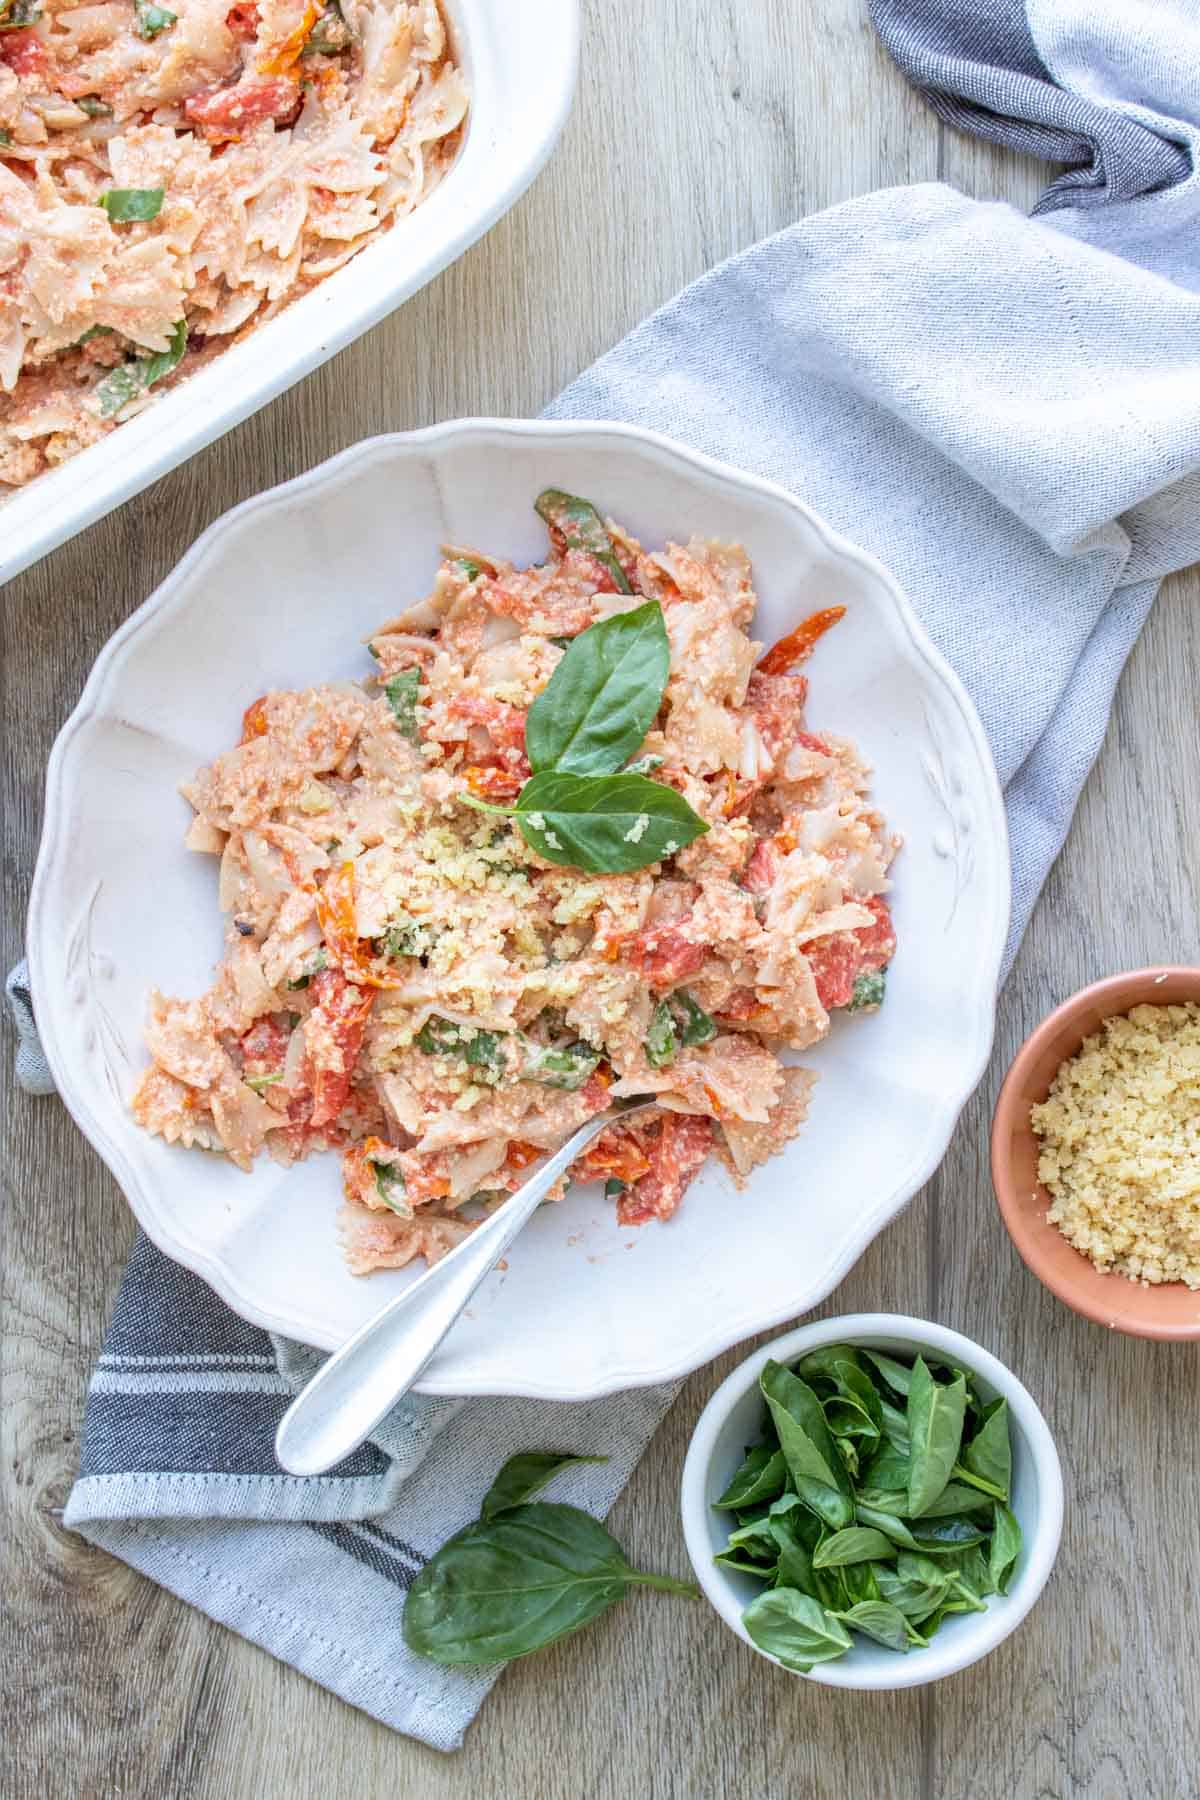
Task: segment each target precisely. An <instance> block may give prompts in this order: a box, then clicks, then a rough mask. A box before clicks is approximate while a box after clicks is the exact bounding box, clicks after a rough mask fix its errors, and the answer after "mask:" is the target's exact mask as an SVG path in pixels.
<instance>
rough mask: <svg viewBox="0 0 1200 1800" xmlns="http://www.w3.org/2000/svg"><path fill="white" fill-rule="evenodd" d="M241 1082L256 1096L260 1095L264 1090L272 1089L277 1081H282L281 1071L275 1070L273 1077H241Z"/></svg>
mask: <svg viewBox="0 0 1200 1800" xmlns="http://www.w3.org/2000/svg"><path fill="white" fill-rule="evenodd" d="M242 1080H243V1081H244V1082H245V1084H246V1086H247V1087H248V1088H253V1089H254V1092H255V1093H256V1094H261V1093H262V1091H263V1089H264V1088H269V1087H274V1086H275V1083H276V1082H277V1081H282V1080H283V1071H282V1069H277V1070H276V1071H275V1073H274V1074H273V1075H243V1077H242Z"/></svg>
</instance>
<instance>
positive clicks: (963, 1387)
mask: <svg viewBox="0 0 1200 1800" xmlns="http://www.w3.org/2000/svg"><path fill="white" fill-rule="evenodd" d="M966 1405H967V1384H966V1382H965V1381H964V1380H963V1377H962V1376H961V1375H957V1376H955V1378H954V1380H953V1381H952V1382H950V1383H949V1384H948V1385H944V1384H943V1383H941V1382H937V1381H935V1380H934V1378H933V1376H932V1375H931V1374H930V1373H929V1369H928V1366H927V1364H926V1362H925V1359H924V1357H921V1356H918V1357H917V1359H916V1361H915V1362H914V1364H913V1371H912V1381H911V1384H910V1386H909V1390H908V1408H907V1414H906V1416H907V1419H908V1434H909V1440H910V1450H909V1455H910V1458H911V1462H910V1467H909V1474H908V1511H909V1515H910V1517H912V1518H917V1517H919V1515H920V1514H921V1513H923V1512H924V1511H925V1509H926V1508H927V1507H929V1506H932V1505H933V1503H934V1501H935V1500H936V1499H937V1497H938V1495H939V1494H940V1493H941V1491H942V1489H943V1488H944V1487H945V1485H946V1483H947V1482H948V1481H949V1479H950V1471H951V1469H952V1468H953V1467H954V1465H955V1463H956V1462H957V1461H958V1450H959V1445H960V1444H961V1442H962V1431H963V1418H964V1415H965V1412H966Z"/></svg>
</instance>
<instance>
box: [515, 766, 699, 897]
mask: <svg viewBox="0 0 1200 1800" xmlns="http://www.w3.org/2000/svg"><path fill="white" fill-rule="evenodd" d="M485 810H489V809H486V808H485ZM495 810H503V809H495ZM514 810H515V814H516V819H517V823H518V825H519V826H520V828H521V835H522V836H523V837H524V839H525V842H526V843H527V844H528V845H529V847H530V848H531V849H532V850H536V851H537V853H538V855H539V856H544V857H545V859H546V861H547V862H552V863H558V864H560V865H562V866H564V867H567V868H579V869H587V870H588V871H589V873H591V874H593V875H623V874H626V873H627V872H628V871H630V870H631V869H644V868H646V866H647V865H648V864H649V863H653V862H660V861H661V860H662V859H663V858H664V857H667V856H673V855H674V853H675V852H676V850H681V849H682V848H683V846H684V845H685V844H690V843H691V842H692V840H693V839H694V838H698V837H700V836H701V835H702V834H703V833H704V832H706V831H707V830H708V826H707V825H706V824H705V822H704V820H703V819H701V818H699V817H698V816H697V814H695V813H694V812H693V811H692V809H691V807H690V806H689V805H688V803H687V801H686V800H685V799H684V798H683V796H682V794H677V793H676V792H675V790H674V788H669V787H664V786H663V785H662V784H661V783H660V782H657V781H647V780H646V777H645V776H644V775H560V774H558V773H556V772H555V773H552V772H550V771H546V772H544V773H542V774H540V775H535V776H534V777H533V779H532V781H527V782H526V783H525V786H524V787H523V788H522V790H521V793H520V797H519V802H518V805H517V807H516V808H515V809H514Z"/></svg>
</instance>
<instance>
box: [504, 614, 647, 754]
mask: <svg viewBox="0 0 1200 1800" xmlns="http://www.w3.org/2000/svg"><path fill="white" fill-rule="evenodd" d="M670 667H671V647H670V644H669V643H668V641H667V628H666V626H665V625H664V624H663V614H662V607H661V606H660V605H659V603H658V601H657V600H648V601H647V602H646V604H645V606H639V607H636V608H635V609H634V611H632V612H626V613H617V614H616V615H615V616H614V617H613V618H611V619H602V620H601V621H600V622H599V623H598V624H596V625H589V626H588V628H587V630H586V631H581V632H580V634H579V636H578V637H577V638H574V639H573V640H572V642H571V645H570V648H569V649H568V650H566V651H565V652H564V654H563V657H562V660H561V661H560V662H559V664H558V666H557V667H556V669H555V670H554V673H553V674H552V675H551V677H550V679H549V681H548V682H547V683H546V685H545V687H544V688H543V689H542V691H541V693H540V694H539V695H538V697H537V699H536V700H535V701H534V703H533V705H532V706H531V707H530V709H529V716H528V718H527V719H526V722H525V751H526V754H527V756H528V757H529V763H530V767H531V768H532V769H533V770H534V772H535V773H537V772H539V771H541V770H544V769H555V770H558V771H559V772H560V773H562V774H574V775H611V774H614V773H615V772H616V771H617V770H618V769H619V768H620V767H621V764H622V763H623V762H624V761H625V760H626V758H627V757H629V756H631V755H632V754H633V752H634V751H635V750H636V749H637V748H638V746H639V745H640V744H641V742H642V739H643V738H644V737H645V735H646V733H647V732H648V731H649V729H650V727H651V725H652V724H653V722H654V717H655V714H656V713H657V712H658V709H659V706H660V705H661V704H662V696H663V689H664V688H665V687H666V684H667V676H668V674H669V672H670Z"/></svg>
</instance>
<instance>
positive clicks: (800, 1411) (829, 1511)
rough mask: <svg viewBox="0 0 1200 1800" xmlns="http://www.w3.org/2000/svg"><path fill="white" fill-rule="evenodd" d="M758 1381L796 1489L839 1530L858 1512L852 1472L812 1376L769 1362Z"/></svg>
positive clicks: (802, 1497)
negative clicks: (812, 1385) (804, 1378)
mask: <svg viewBox="0 0 1200 1800" xmlns="http://www.w3.org/2000/svg"><path fill="white" fill-rule="evenodd" d="M758 1385H759V1387H760V1388H761V1390H762V1394H763V1398H764V1399H765V1400H766V1402H767V1406H768V1407H769V1408H770V1412H771V1419H772V1423H773V1424H774V1426H775V1430H776V1432H777V1433H778V1436H779V1447H780V1449H781V1450H782V1451H783V1455H784V1460H785V1461H786V1463H787V1465H788V1469H789V1470H790V1472H791V1476H792V1481H793V1483H794V1485H795V1488H796V1492H797V1493H798V1494H799V1495H800V1498H801V1499H802V1500H803V1501H804V1502H805V1504H806V1505H807V1506H810V1507H811V1508H812V1510H813V1511H814V1512H815V1513H816V1514H817V1515H818V1517H819V1518H821V1519H823V1520H824V1521H825V1523H826V1524H827V1525H829V1526H830V1527H831V1528H832V1529H833V1530H834V1531H837V1530H839V1529H840V1528H841V1527H842V1526H843V1525H849V1524H850V1522H851V1520H852V1519H853V1518H854V1495H853V1492H852V1490H851V1487H850V1477H849V1476H848V1475H847V1473H846V1469H845V1465H844V1464H843V1462H842V1459H841V1457H840V1456H839V1454H838V1450H837V1446H836V1444H835V1443H834V1441H833V1438H832V1437H831V1436H830V1433H829V1428H828V1426H827V1425H826V1423H825V1415H824V1413H823V1412H822V1410H821V1402H820V1401H819V1400H818V1399H817V1396H816V1395H815V1394H814V1393H813V1391H812V1389H811V1388H810V1387H809V1386H808V1384H807V1383H806V1382H803V1381H801V1380H800V1378H799V1376H798V1375H793V1374H792V1371H791V1370H790V1369H785V1368H784V1367H783V1365H782V1364H781V1363H777V1362H768V1363H767V1364H766V1365H765V1366H764V1368H763V1370H762V1373H761V1374H760V1375H759V1378H758Z"/></svg>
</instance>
